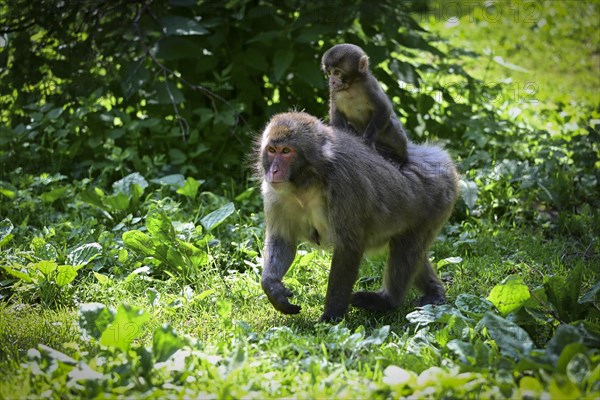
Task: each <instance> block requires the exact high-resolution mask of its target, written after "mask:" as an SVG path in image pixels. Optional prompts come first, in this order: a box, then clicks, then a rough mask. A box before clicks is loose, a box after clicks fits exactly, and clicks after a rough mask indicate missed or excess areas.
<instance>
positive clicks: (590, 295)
mask: <svg viewBox="0 0 600 400" xmlns="http://www.w3.org/2000/svg"><path fill="white" fill-rule="evenodd" d="M599 290H600V280H599V281H597V282H596V284H595V285H594V286H593V287H592V288H591V289H590V290H589V291H587V292H586V293H584V294H583V295H581V297H580V298H579V300H578V301H577V302H578V303H579V304H584V303H593V302H594V298H595V297H596V295H597V294H598V291H599Z"/></svg>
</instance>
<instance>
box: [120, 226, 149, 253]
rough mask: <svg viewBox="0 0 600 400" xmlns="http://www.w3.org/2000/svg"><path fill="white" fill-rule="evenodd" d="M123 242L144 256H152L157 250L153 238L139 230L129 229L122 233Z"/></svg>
mask: <svg viewBox="0 0 600 400" xmlns="http://www.w3.org/2000/svg"><path fill="white" fill-rule="evenodd" d="M122 238H123V243H124V244H125V246H127V247H129V248H130V249H132V250H134V251H136V252H138V253H140V254H141V255H143V256H146V257H148V256H152V255H153V254H154V253H155V250H156V244H155V243H154V242H153V241H152V238H150V236H148V235H147V234H145V233H144V232H140V231H137V230H133V231H128V232H125V233H123V235H122Z"/></svg>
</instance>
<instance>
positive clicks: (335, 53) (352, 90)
mask: <svg viewBox="0 0 600 400" xmlns="http://www.w3.org/2000/svg"><path fill="white" fill-rule="evenodd" d="M321 68H322V69H323V72H325V73H326V74H327V76H328V80H329V122H330V124H331V125H333V126H334V127H336V128H342V129H345V130H348V131H350V132H354V133H356V134H358V135H362V137H363V139H364V140H365V142H366V143H367V145H368V146H371V147H374V148H377V150H378V151H380V152H382V153H384V152H385V153H386V154H384V155H386V156H389V154H388V153H389V152H391V153H392V154H391V156H392V158H393V159H394V160H396V161H398V162H400V163H404V162H406V161H407V159H408V155H407V152H406V148H407V145H408V137H407V135H406V131H405V130H404V127H403V126H402V123H401V122H400V121H399V120H398V117H396V113H395V112H394V110H393V109H392V102H391V100H390V99H389V98H388V97H387V95H386V94H385V93H384V91H383V89H382V88H381V86H380V85H379V82H377V79H376V78H375V77H374V76H373V74H372V73H371V71H370V70H369V57H367V55H366V54H365V52H364V51H363V50H362V49H361V48H360V47H358V46H355V45H353V44H338V45H335V46H333V47H332V48H330V49H329V50H327V51H326V52H325V54H323V59H322V61H321Z"/></svg>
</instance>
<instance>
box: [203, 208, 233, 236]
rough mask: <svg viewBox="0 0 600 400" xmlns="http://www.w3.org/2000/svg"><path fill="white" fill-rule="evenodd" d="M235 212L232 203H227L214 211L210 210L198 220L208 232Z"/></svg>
mask: <svg viewBox="0 0 600 400" xmlns="http://www.w3.org/2000/svg"><path fill="white" fill-rule="evenodd" d="M234 212H235V206H234V205H233V203H227V204H225V205H224V206H223V207H221V208H219V209H218V210H216V211H213V212H211V213H210V214H208V215H206V216H205V217H204V218H202V219H201V220H200V223H201V224H202V226H203V227H204V228H205V229H206V230H207V231H208V232H210V231H211V230H212V229H214V228H216V227H217V226H219V225H220V224H221V223H222V222H223V221H225V219H227V217H229V216H230V215H231V214H233V213H234Z"/></svg>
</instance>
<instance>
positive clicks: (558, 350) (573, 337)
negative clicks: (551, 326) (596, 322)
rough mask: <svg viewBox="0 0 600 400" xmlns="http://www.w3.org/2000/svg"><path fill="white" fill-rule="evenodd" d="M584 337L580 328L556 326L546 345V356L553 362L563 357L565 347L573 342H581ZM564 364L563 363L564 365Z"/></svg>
mask: <svg viewBox="0 0 600 400" xmlns="http://www.w3.org/2000/svg"><path fill="white" fill-rule="evenodd" d="M584 340H585V338H584V336H583V334H582V332H581V330H580V329H578V328H577V327H575V326H572V325H560V326H559V327H558V328H556V332H555V333H554V336H553V337H552V339H550V341H549V342H548V344H547V345H546V351H547V353H548V356H549V357H550V359H551V360H553V362H556V363H557V362H558V360H559V359H560V357H564V355H563V354H564V351H565V349H566V348H567V347H568V346H569V345H572V344H574V343H582V344H583V342H584ZM564 366H565V365H563V367H564Z"/></svg>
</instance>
